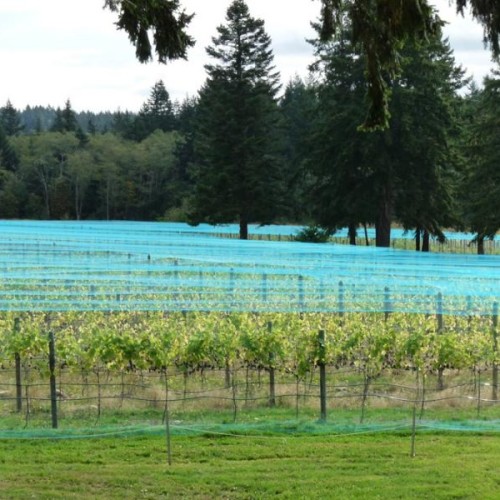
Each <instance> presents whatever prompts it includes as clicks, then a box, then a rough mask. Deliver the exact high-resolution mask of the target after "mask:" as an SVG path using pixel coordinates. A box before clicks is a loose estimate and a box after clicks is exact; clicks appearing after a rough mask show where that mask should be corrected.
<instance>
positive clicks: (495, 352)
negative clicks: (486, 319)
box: [491, 302, 498, 401]
mask: <svg viewBox="0 0 500 500" xmlns="http://www.w3.org/2000/svg"><path fill="white" fill-rule="evenodd" d="M492 336H493V359H494V361H493V373H492V381H491V399H493V400H495V401H496V400H498V362H497V361H498V360H497V356H498V302H494V303H493V318H492Z"/></svg>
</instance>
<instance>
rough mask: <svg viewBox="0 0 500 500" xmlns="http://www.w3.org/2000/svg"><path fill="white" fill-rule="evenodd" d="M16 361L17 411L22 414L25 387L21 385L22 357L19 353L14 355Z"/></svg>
mask: <svg viewBox="0 0 500 500" xmlns="http://www.w3.org/2000/svg"><path fill="white" fill-rule="evenodd" d="M14 358H15V360H16V410H17V411H18V413H21V411H22V409H23V386H22V383H21V356H20V355H19V353H18V352H16V353H15V354H14Z"/></svg>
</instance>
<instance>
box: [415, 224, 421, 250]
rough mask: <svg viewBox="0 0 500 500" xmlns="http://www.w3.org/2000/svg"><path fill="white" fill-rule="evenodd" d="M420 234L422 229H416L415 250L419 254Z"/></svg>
mask: <svg viewBox="0 0 500 500" xmlns="http://www.w3.org/2000/svg"><path fill="white" fill-rule="evenodd" d="M420 234H421V230H420V227H417V229H415V250H416V251H417V252H420Z"/></svg>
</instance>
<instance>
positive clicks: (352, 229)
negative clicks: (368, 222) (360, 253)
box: [347, 224, 356, 245]
mask: <svg viewBox="0 0 500 500" xmlns="http://www.w3.org/2000/svg"><path fill="white" fill-rule="evenodd" d="M347 233H348V235H349V245H356V224H349V227H348V230H347Z"/></svg>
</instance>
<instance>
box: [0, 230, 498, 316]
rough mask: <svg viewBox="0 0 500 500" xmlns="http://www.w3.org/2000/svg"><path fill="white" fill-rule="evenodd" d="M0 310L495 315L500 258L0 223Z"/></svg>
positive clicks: (184, 232) (191, 233) (186, 233)
mask: <svg viewBox="0 0 500 500" xmlns="http://www.w3.org/2000/svg"><path fill="white" fill-rule="evenodd" d="M0 231H1V234H2V239H1V243H0V310H3V311H66V310H72V311H91V310H95V311H115V310H117V311H118V310H134V311H147V310H165V311H189V310H197V311H204V310H207V311H208V310H210V311H238V312H242V311H255V312H417V313H429V314H435V313H442V314H451V315H464V314H465V315H490V314H492V311H494V310H495V308H496V307H497V302H498V300H499V298H500V256H477V255H458V254H426V253H417V252H408V251H402V250H394V249H381V248H374V247H354V246H344V245H330V244H328V245H317V244H310V243H297V242H293V243H291V242H276V241H254V240H252V241H240V240H235V239H224V238H215V237H213V236H210V235H209V234H206V232H205V231H204V230H200V228H192V227H190V226H187V225H184V224H171V223H139V222H34V221H3V222H0Z"/></svg>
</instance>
